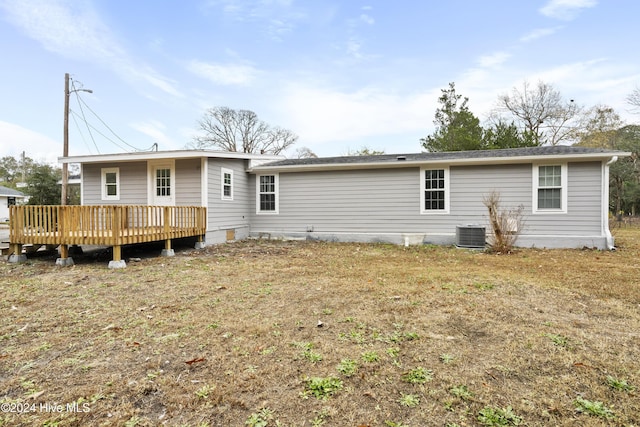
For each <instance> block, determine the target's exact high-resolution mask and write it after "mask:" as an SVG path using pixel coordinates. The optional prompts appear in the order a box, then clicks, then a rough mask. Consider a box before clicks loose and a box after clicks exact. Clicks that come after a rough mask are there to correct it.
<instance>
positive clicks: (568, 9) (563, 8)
mask: <svg viewBox="0 0 640 427" xmlns="http://www.w3.org/2000/svg"><path fill="white" fill-rule="evenodd" d="M597 4H598V2H597V0H550V1H549V2H548V3H547V4H546V5H544V6H543V7H542V8H541V9H540V13H542V14H543V15H545V16H548V17H549V18H555V19H560V20H563V21H570V20H572V19H573V18H575V16H576V15H577V14H578V12H580V10H581V9H587V8H590V7H594V6H595V5H597Z"/></svg>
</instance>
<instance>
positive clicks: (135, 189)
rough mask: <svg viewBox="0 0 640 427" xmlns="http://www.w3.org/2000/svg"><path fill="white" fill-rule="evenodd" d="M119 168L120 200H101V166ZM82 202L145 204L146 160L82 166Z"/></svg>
mask: <svg viewBox="0 0 640 427" xmlns="http://www.w3.org/2000/svg"><path fill="white" fill-rule="evenodd" d="M115 167H117V168H119V169H120V200H102V188H101V185H102V176H101V170H102V169H103V168H115ZM82 204H84V205H146V204H147V162H128V163H91V164H84V165H83V166H82Z"/></svg>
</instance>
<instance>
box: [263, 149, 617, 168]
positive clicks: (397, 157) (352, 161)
mask: <svg viewBox="0 0 640 427" xmlns="http://www.w3.org/2000/svg"><path fill="white" fill-rule="evenodd" d="M598 154H602V155H603V157H605V156H606V155H616V154H621V155H622V154H625V153H624V152H621V151H615V150H607V149H603V148H587V147H574V146H566V145H556V146H545V147H529V148H506V149H499V150H471V151H448V152H437V153H412V154H381V155H374V156H342V157H317V158H308V159H286V160H279V161H275V162H271V163H266V164H263V165H261V166H260V167H264V168H272V167H287V166H307V165H308V166H312V165H313V166H322V165H357V164H365V163H376V164H384V163H397V162H398V161H402V160H404V161H407V162H429V161H447V160H452V161H454V160H473V159H478V160H481V159H496V158H505V159H508V158H518V157H544V156H581V155H598Z"/></svg>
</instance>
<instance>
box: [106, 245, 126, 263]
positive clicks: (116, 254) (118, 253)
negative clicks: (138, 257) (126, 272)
mask: <svg viewBox="0 0 640 427" xmlns="http://www.w3.org/2000/svg"><path fill="white" fill-rule="evenodd" d="M126 266H127V263H126V262H125V261H124V260H123V259H122V246H120V245H114V246H113V260H112V261H109V268H125V267H126Z"/></svg>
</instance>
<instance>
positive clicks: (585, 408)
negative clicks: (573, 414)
mask: <svg viewBox="0 0 640 427" xmlns="http://www.w3.org/2000/svg"><path fill="white" fill-rule="evenodd" d="M574 404H575V405H576V409H577V410H578V412H583V413H585V414H589V415H594V416H596V417H600V418H605V419H609V418H613V417H614V416H615V414H614V413H613V411H612V410H611V409H609V408H607V407H606V406H605V405H604V403H602V402H592V401H590V400H587V399H583V398H582V397H580V396H578V398H577V399H576V400H575V402H574Z"/></svg>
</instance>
